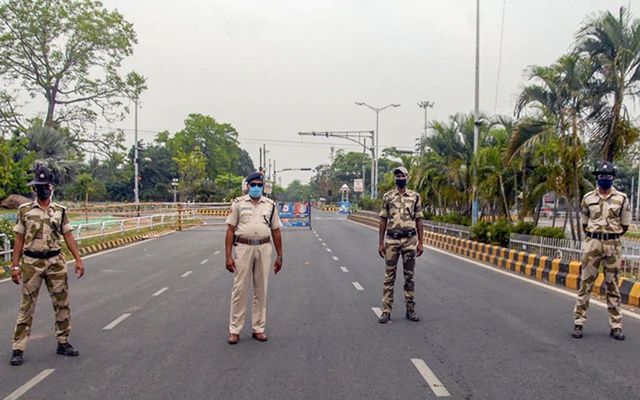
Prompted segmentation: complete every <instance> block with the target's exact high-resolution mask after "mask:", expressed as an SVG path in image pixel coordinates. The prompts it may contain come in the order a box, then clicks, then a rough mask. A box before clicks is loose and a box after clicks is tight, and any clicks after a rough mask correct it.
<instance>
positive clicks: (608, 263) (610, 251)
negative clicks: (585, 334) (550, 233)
mask: <svg viewBox="0 0 640 400" xmlns="http://www.w3.org/2000/svg"><path fill="white" fill-rule="evenodd" d="M593 174H594V175H596V178H597V180H598V187H597V188H596V189H595V190H593V191H591V192H589V193H587V194H586V195H585V196H584V198H583V199H582V205H581V209H580V223H581V224H582V228H583V230H584V232H585V235H586V238H585V243H584V253H583V256H582V274H581V276H580V280H581V282H580V289H579V290H578V298H577V301H576V306H575V310H574V313H573V324H574V327H573V334H572V336H573V337H574V338H576V339H580V338H582V327H583V325H584V323H585V321H586V320H587V309H588V308H589V298H590V297H591V290H592V289H593V285H594V283H595V281H596V278H597V277H598V268H599V266H600V263H601V262H602V266H603V269H604V277H605V278H604V283H605V287H606V299H607V311H608V312H609V325H610V326H611V331H610V336H611V337H613V338H614V339H616V340H624V334H623V333H622V313H621V311H620V291H619V290H618V276H619V273H620V258H621V255H622V241H621V239H620V238H621V236H622V235H624V234H625V233H626V232H627V229H629V223H630V222H631V211H630V206H629V199H628V198H627V195H626V194H624V193H622V192H619V191H617V190H616V189H615V188H614V187H613V182H614V181H615V176H616V170H615V167H614V166H613V164H611V163H610V162H608V161H607V162H604V163H602V165H601V166H600V168H598V169H597V170H596V171H594V172H593Z"/></svg>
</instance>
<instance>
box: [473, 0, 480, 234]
mask: <svg viewBox="0 0 640 400" xmlns="http://www.w3.org/2000/svg"><path fill="white" fill-rule="evenodd" d="M475 89H476V90H475V106H474V110H473V117H474V123H473V158H474V161H475V159H476V157H477V155H478V133H479V132H480V125H482V123H481V122H480V0H476V88H475ZM477 167H478V166H477V165H475V166H474V168H473V192H472V196H473V206H472V210H471V225H473V226H475V224H476V223H477V222H478V171H477V169H478V168H477Z"/></svg>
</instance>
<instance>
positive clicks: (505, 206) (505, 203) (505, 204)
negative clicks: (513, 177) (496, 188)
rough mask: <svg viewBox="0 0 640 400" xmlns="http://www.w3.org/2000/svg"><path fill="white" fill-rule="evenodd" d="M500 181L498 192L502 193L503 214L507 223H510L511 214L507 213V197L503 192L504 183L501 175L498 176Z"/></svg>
mask: <svg viewBox="0 0 640 400" xmlns="http://www.w3.org/2000/svg"><path fill="white" fill-rule="evenodd" d="M498 178H499V179H500V191H501V192H502V199H503V200H504V212H505V215H506V216H507V221H509V222H511V213H510V212H509V202H508V201H507V195H506V193H505V192H504V183H503V182H502V175H499V176H498Z"/></svg>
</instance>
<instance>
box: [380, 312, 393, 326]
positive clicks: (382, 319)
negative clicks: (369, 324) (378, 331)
mask: <svg viewBox="0 0 640 400" xmlns="http://www.w3.org/2000/svg"><path fill="white" fill-rule="evenodd" d="M389 321H391V312H389V311H383V312H382V315H381V316H380V319H379V320H378V322H380V323H381V324H386V323H387V322H389Z"/></svg>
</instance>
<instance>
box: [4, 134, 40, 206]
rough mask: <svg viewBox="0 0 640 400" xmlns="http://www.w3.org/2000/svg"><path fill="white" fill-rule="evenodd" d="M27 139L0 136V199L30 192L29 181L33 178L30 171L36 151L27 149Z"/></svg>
mask: <svg viewBox="0 0 640 400" xmlns="http://www.w3.org/2000/svg"><path fill="white" fill-rule="evenodd" d="M27 143H28V142H27V140H26V139H19V138H17V137H15V136H13V137H12V138H11V139H10V140H5V139H2V138H0V199H4V198H5V197H7V196H9V195H10V194H25V193H29V192H30V189H29V188H28V187H27V182H29V181H30V180H31V179H33V174H32V173H30V172H27V171H30V169H31V167H32V165H33V161H34V159H35V156H34V153H33V152H31V151H28V150H27V149H26V146H27Z"/></svg>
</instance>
